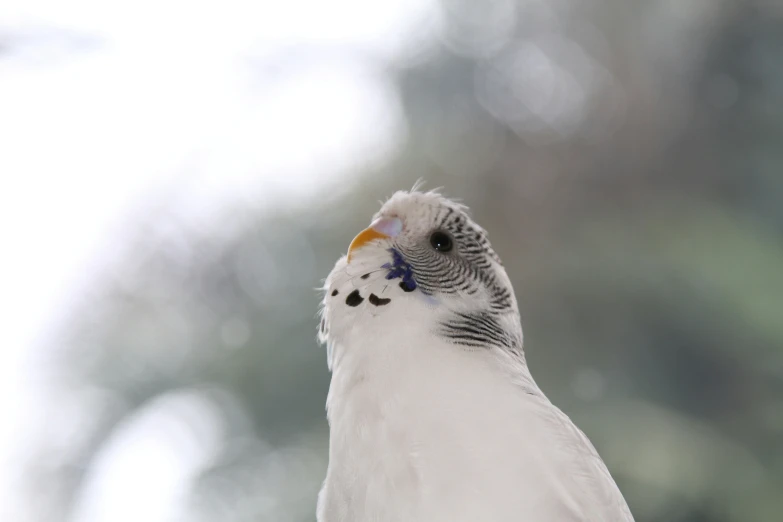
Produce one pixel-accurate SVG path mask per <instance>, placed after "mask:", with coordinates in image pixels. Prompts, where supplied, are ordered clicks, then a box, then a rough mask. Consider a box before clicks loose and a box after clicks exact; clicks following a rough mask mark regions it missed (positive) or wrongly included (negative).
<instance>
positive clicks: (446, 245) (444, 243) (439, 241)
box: [430, 232, 454, 252]
mask: <svg viewBox="0 0 783 522" xmlns="http://www.w3.org/2000/svg"><path fill="white" fill-rule="evenodd" d="M430 245H432V248H434V249H435V250H437V251H438V252H451V249H452V248H454V243H453V242H452V241H451V238H450V237H449V235H448V234H446V233H445V232H433V233H432V235H431V236H430Z"/></svg>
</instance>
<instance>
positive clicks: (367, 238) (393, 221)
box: [348, 217, 402, 263]
mask: <svg viewBox="0 0 783 522" xmlns="http://www.w3.org/2000/svg"><path fill="white" fill-rule="evenodd" d="M400 232H402V221H401V220H400V218H396V217H392V218H378V219H376V220H375V221H373V222H372V224H371V225H370V226H369V227H368V228H365V229H364V230H362V231H361V232H359V235H357V236H356V237H355V238H353V241H351V246H349V247H348V262H349V263H350V262H351V256H352V254H353V253H354V252H355V251H356V250H359V249H360V248H361V247H363V246H364V245H366V244H368V243H370V242H372V241H374V240H376V239H390V238H393V237H395V236H396V235H397V234H399V233H400Z"/></svg>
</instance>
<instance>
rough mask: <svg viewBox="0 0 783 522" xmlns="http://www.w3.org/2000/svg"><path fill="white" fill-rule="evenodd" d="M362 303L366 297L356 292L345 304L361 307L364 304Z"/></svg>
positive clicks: (350, 295) (349, 296)
mask: <svg viewBox="0 0 783 522" xmlns="http://www.w3.org/2000/svg"><path fill="white" fill-rule="evenodd" d="M362 301H364V297H362V296H360V295H359V291H358V290H354V291H353V292H351V293H350V294H348V297H346V298H345V304H347V305H348V306H359V305H360V304H362Z"/></svg>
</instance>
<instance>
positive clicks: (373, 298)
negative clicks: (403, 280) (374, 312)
mask: <svg viewBox="0 0 783 522" xmlns="http://www.w3.org/2000/svg"><path fill="white" fill-rule="evenodd" d="M369 299H370V303H371V304H374V305H375V306H384V305H387V304H389V303H391V299H386V298H383V297H378V296H377V295H375V294H370V297H369Z"/></svg>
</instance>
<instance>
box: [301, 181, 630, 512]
mask: <svg viewBox="0 0 783 522" xmlns="http://www.w3.org/2000/svg"><path fill="white" fill-rule="evenodd" d="M321 313H322V317H321V323H320V331H319V334H318V335H319V339H320V340H321V341H322V342H324V343H325V344H326V345H327V359H328V365H329V368H330V370H331V372H332V378H331V384H330V387H329V393H328V397H327V401H326V403H327V417H328V420H329V425H330V441H329V467H328V471H327V474H326V479H325V481H324V484H323V487H322V489H321V492H320V494H319V497H318V506H317V517H318V521H319V522H576V521H583V522H585V521H591V522H599V521H600V522H632V521H633V517H632V515H631V513H630V510H629V508H628V505H627V504H626V502H625V500H624V499H623V496H622V494H621V493H620V490H619V489H618V487H617V485H616V484H615V482H614V480H613V479H612V477H611V476H610V474H609V472H608V470H607V468H606V466H605V465H604V463H603V461H602V460H601V458H600V457H599V456H598V454H597V452H596V450H595V449H594V447H593V445H592V444H591V443H590V441H589V440H588V439H587V437H586V436H585V435H584V434H583V433H582V431H580V430H579V429H578V428H577V427H576V426H575V425H574V424H573V423H572V422H571V420H570V419H569V418H568V417H567V416H566V415H565V414H564V413H563V412H561V411H560V410H559V409H558V408H557V407H555V406H554V405H552V403H551V402H550V401H549V400H548V399H547V398H546V396H545V395H544V394H543V393H542V392H541V390H540V389H539V387H538V386H537V385H536V383H535V381H534V380H533V377H532V376H531V374H530V371H529V369H528V367H527V363H526V361H525V355H524V352H523V349H522V339H523V337H522V327H521V323H520V317H519V311H518V307H517V301H516V297H515V295H514V291H513V289H512V286H511V282H510V280H509V278H508V276H507V275H506V271H505V269H504V268H503V265H502V263H501V260H500V258H499V257H498V255H497V254H496V253H495V251H494V250H493V249H492V246H491V245H490V243H489V240H488V239H487V234H486V232H485V231H484V230H483V229H482V228H481V227H480V226H479V225H477V224H476V223H475V222H473V221H472V220H471V218H470V217H469V216H468V214H467V208H466V207H465V206H463V205H462V204H459V203H457V202H454V201H452V200H449V199H447V198H445V197H444V196H442V195H440V194H439V193H438V192H436V191H429V192H422V191H419V190H417V188H416V187H414V189H413V190H411V191H409V192H408V191H401V192H397V193H395V194H394V195H393V196H392V197H391V198H390V199H389V200H388V201H387V202H386V203H385V204H383V206H382V208H381V209H380V211H379V212H378V213H377V214H376V215H375V216H374V218H373V221H372V224H371V225H370V226H369V228H367V229H366V230H364V231H363V232H361V233H359V235H357V236H356V238H355V239H354V240H353V242H351V244H350V246H349V249H348V254H347V256H343V257H342V258H341V259H340V260H338V261H337V264H336V265H335V267H334V269H333V270H332V272H331V273H330V274H329V276H328V277H327V279H326V282H325V285H324V299H323V306H322V310H321Z"/></svg>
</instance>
